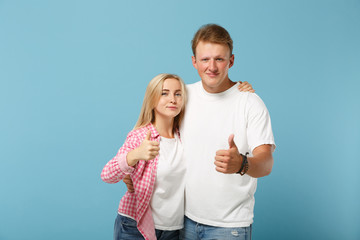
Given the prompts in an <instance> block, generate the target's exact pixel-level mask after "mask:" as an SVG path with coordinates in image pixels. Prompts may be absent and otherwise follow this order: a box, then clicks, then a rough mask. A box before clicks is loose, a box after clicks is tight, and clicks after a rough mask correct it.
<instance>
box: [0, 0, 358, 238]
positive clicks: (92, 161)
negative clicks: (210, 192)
mask: <svg viewBox="0 0 360 240" xmlns="http://www.w3.org/2000/svg"><path fill="white" fill-rule="evenodd" d="M206 23H218V24H220V25H222V26H224V27H225V28H226V29H228V31H229V32H230V33H231V35H232V37H233V40H234V53H235V66H234V67H233V68H232V69H231V70H230V78H231V79H232V80H241V81H244V80H247V81H249V82H251V83H252V85H253V87H254V88H255V89H256V92H257V93H258V94H259V95H260V96H261V98H262V99H263V100H264V102H265V103H266V105H267V107H268V109H269V111H270V113H271V117H272V124H273V130H274V133H275V138H276V143H277V150H276V152H275V154H274V157H275V165H274V168H273V172H272V173H271V175H270V176H267V177H264V178H262V179H259V182H258V183H259V184H258V190H257V193H256V206H255V219H254V220H255V222H254V225H253V239H255V240H259V239H327V240H328V239H349V240H350V239H351V240H355V239H360V230H359V229H360V228H359V226H360V207H359V202H360V187H359V183H360V177H359V169H360V164H359V155H360V151H359V149H360V127H359V123H360V97H359V93H358V92H359V88H360V1H359V0H312V1H310V0H305V1H300V0H295V1H287V0H274V1H266V0H264V1H260V0H258V1H256V0H254V1H248V0H247V1H245V0H238V1H235V0H233V1H228V0H224V1H218V0H216V1H215V0H207V1H174V0H167V1H165V0H164V1H145V0H144V1H141V0H136V1H115V0H112V1H85V0H75V1H69V0H65V1H64V0H63V1H45V0H33V1H25V0H24V1H17V0H14V1H5V0H0V111H1V112H0V191H1V197H0V239H1V240H15V239H16V240H18V239H52V240H57V239H88V240H90V239H112V231H113V223H114V219H115V216H116V210H117V206H118V202H119V200H120V198H121V196H122V195H123V194H124V192H125V185H123V183H119V184H115V185H109V184H105V183H103V182H102V181H101V179H100V172H101V170H102V168H103V166H104V165H105V164H106V162H107V161H108V160H110V159H111V158H112V157H113V156H114V155H115V154H116V152H117V150H118V148H119V147H120V146H121V145H122V143H123V141H124V139H125V136H126V134H127V132H128V131H130V130H131V129H132V127H133V125H134V123H135V121H136V119H137V116H138V113H139V110H140V106H141V103H142V98H143V95H144V92H145V88H146V85H147V83H148V82H149V81H150V79H151V78H152V77H154V76H155V75H157V74H158V73H162V72H171V73H176V74H179V75H180V76H182V77H183V78H184V79H185V81H186V83H193V82H195V81H198V80H199V77H198V75H197V72H196V71H195V69H194V68H193V67H192V64H191V54H192V53H191V49H190V40H191V38H192V36H193V34H194V33H195V31H196V30H197V29H198V28H199V27H200V26H201V25H203V24H206ZM209 130H210V129H209ZM204 137H206V133H204ZM224 141H226V139H224Z"/></svg>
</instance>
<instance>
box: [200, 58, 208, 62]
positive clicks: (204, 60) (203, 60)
mask: <svg viewBox="0 0 360 240" xmlns="http://www.w3.org/2000/svg"><path fill="white" fill-rule="evenodd" d="M201 61H202V62H207V61H209V59H207V58H205V59H201Z"/></svg>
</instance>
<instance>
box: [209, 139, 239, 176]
mask: <svg viewBox="0 0 360 240" xmlns="http://www.w3.org/2000/svg"><path fill="white" fill-rule="evenodd" d="M228 141H229V149H228V150H218V151H217V152H216V156H215V162H214V163H215V165H216V168H215V169H216V171H218V172H221V173H236V172H238V171H239V170H240V168H241V163H242V156H241V155H240V153H239V151H238V149H237V147H236V145H235V142H234V134H231V135H230V136H229V140H228Z"/></svg>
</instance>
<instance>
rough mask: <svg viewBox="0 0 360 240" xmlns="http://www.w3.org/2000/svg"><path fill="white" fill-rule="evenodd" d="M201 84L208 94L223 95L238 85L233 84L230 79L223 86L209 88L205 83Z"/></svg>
mask: <svg viewBox="0 0 360 240" xmlns="http://www.w3.org/2000/svg"><path fill="white" fill-rule="evenodd" d="M201 84H202V86H203V88H204V90H205V91H206V92H208V93H221V92H225V91H226V90H228V89H229V88H231V87H232V86H234V85H235V84H236V82H233V81H231V80H230V79H229V78H228V79H227V81H226V82H224V83H223V84H222V85H221V86H216V87H209V86H207V85H205V84H204V83H203V81H201Z"/></svg>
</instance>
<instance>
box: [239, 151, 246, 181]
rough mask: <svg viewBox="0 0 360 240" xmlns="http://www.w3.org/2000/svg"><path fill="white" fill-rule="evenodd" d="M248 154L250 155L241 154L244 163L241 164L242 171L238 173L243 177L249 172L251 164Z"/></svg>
mask: <svg viewBox="0 0 360 240" xmlns="http://www.w3.org/2000/svg"><path fill="white" fill-rule="evenodd" d="M248 154H249V153H248V152H247V153H246V154H245V155H243V154H241V153H240V155H241V157H242V162H241V167H240V170H239V171H238V172H237V173H238V174H240V175H241V176H243V175H244V174H245V173H247V171H248V170H249V162H248V160H247V155H248Z"/></svg>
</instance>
